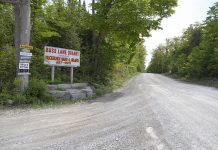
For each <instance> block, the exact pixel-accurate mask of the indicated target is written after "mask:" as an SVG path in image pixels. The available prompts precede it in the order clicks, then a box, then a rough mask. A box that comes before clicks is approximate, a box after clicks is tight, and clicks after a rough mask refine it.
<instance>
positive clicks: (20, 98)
mask: <svg viewBox="0 0 218 150" xmlns="http://www.w3.org/2000/svg"><path fill="white" fill-rule="evenodd" d="M13 100H14V103H15V104H26V103H27V99H26V96H25V95H22V94H16V95H14V96H13Z"/></svg>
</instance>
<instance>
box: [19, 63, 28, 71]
mask: <svg viewBox="0 0 218 150" xmlns="http://www.w3.org/2000/svg"><path fill="white" fill-rule="evenodd" d="M19 69H21V70H22V69H24V70H29V63H19Z"/></svg>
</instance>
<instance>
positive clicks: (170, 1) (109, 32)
mask: <svg viewBox="0 0 218 150" xmlns="http://www.w3.org/2000/svg"><path fill="white" fill-rule="evenodd" d="M5 1H7V0H5ZM20 1H22V0H20ZM30 5H31V37H30V45H31V46H33V47H34V48H33V50H31V53H33V56H32V59H31V63H30V73H31V75H30V82H29V88H28V89H27V91H26V92H24V93H20V92H18V91H17V90H16V87H17V86H18V85H20V84H22V83H21V82H20V81H19V80H18V79H17V78H16V59H15V50H14V47H15V45H14V40H15V39H14V32H15V15H14V6H13V5H11V4H8V3H4V1H3V2H0V16H1V17H0V29H1V30H0V37H1V38H0V60H1V61H0V99H1V105H5V104H6V103H7V101H8V99H12V100H13V101H15V102H17V103H18V104H19V103H34V101H37V102H38V101H47V100H48V99H49V98H48V94H47V93H46V87H45V86H46V84H48V83H51V81H50V72H51V71H50V70H51V67H50V66H47V65H44V64H43V61H44V46H54V47H61V48H67V49H73V50H80V52H81V65H80V67H78V68H75V73H74V74H75V77H74V81H75V82H87V83H89V84H92V85H94V86H95V87H96V88H98V87H101V88H102V87H109V88H111V89H113V88H116V87H118V86H120V85H121V84H122V83H123V82H124V81H125V80H127V79H128V78H130V77H131V76H133V75H135V74H136V73H137V72H144V70H145V66H144V63H145V55H146V49H145V47H144V46H143V42H144V37H148V36H149V33H150V31H151V30H156V29H159V28H160V23H161V20H162V19H163V18H166V17H169V16H170V15H171V14H173V13H174V8H175V6H176V5H177V1H176V0H149V1H145V0H137V1H132V0H93V1H92V4H91V9H87V6H86V3H85V1H84V2H82V1H81V0H79V1H78V0H67V1H66V0H53V1H46V0H31V1H30ZM69 73H70V69H69V68H65V67H56V75H55V81H54V82H53V83H67V82H69V81H70V79H69V78H70V77H69ZM32 99H33V100H32Z"/></svg>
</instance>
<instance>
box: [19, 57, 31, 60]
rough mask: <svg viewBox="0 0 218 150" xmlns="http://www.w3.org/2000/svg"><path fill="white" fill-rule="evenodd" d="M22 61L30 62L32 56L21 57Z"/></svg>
mask: <svg viewBox="0 0 218 150" xmlns="http://www.w3.org/2000/svg"><path fill="white" fill-rule="evenodd" d="M20 59H22V60H30V59H31V56H21V57H20Z"/></svg>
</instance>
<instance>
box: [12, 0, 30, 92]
mask: <svg viewBox="0 0 218 150" xmlns="http://www.w3.org/2000/svg"><path fill="white" fill-rule="evenodd" d="M15 20H16V25H15V51H16V52H15V53H16V62H17V64H16V66H17V69H16V71H17V78H19V79H21V80H22V85H21V87H20V90H21V91H22V92H23V91H25V90H26V89H27V87H28V84H29V75H28V74H24V75H19V74H18V72H19V61H20V51H23V52H29V50H27V49H20V45H29V43H30V0H20V2H19V3H18V4H16V5H15Z"/></svg>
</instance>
